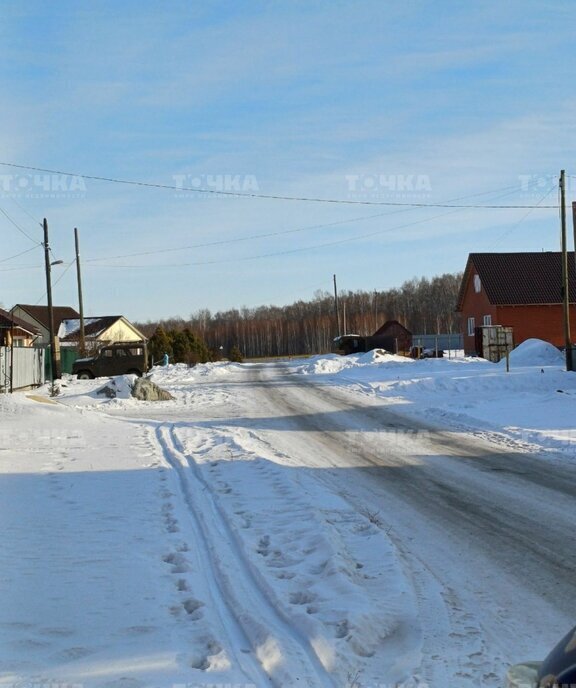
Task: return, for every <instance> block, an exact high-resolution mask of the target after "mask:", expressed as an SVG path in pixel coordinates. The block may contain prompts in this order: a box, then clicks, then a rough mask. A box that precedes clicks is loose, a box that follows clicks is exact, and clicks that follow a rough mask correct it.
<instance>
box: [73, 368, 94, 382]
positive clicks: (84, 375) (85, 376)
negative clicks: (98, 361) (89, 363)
mask: <svg viewBox="0 0 576 688" xmlns="http://www.w3.org/2000/svg"><path fill="white" fill-rule="evenodd" d="M76 377H77V379H78V380H93V379H94V375H92V373H91V372H90V371H89V370H81V371H80V372H79V373H78V375H76Z"/></svg>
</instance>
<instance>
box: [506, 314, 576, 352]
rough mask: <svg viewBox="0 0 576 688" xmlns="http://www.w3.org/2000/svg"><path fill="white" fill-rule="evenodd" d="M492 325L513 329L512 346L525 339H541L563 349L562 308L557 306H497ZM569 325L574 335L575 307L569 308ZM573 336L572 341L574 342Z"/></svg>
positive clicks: (575, 332) (575, 330)
mask: <svg viewBox="0 0 576 688" xmlns="http://www.w3.org/2000/svg"><path fill="white" fill-rule="evenodd" d="M497 310H498V314H497V316H496V320H495V322H494V325H510V326H511V327H513V328H514V346H518V344H521V343H522V342H523V341H525V340H526V339H531V338H532V337H535V338H536V339H543V340H544V341H546V342H550V344H554V346H558V347H564V325H563V316H562V306H561V305H559V304H550V305H540V304H539V305H537V306H497ZM570 324H571V330H572V333H573V334H576V306H574V305H571V306H570ZM574 338H575V337H574V336H573V337H572V339H573V340H574Z"/></svg>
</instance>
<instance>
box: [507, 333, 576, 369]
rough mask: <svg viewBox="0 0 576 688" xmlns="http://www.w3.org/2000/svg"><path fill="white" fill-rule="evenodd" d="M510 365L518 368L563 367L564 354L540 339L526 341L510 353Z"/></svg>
mask: <svg viewBox="0 0 576 688" xmlns="http://www.w3.org/2000/svg"><path fill="white" fill-rule="evenodd" d="M510 364H511V365H520V366H531V365H534V366H549V365H563V364H564V354H563V353H562V352H561V351H559V350H558V349H557V348H556V347H555V346H553V345H552V344H549V343H548V342H544V341H542V340H541V339H527V340H526V341H525V342H522V344H520V345H519V346H517V347H516V348H515V349H514V350H513V351H512V352H511V353H510Z"/></svg>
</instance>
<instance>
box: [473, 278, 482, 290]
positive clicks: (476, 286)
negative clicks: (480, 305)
mask: <svg viewBox="0 0 576 688" xmlns="http://www.w3.org/2000/svg"><path fill="white" fill-rule="evenodd" d="M474 291H475V292H476V293H477V294H479V293H480V292H481V291H482V282H481V281H480V275H474Z"/></svg>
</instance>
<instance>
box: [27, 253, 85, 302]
mask: <svg viewBox="0 0 576 688" xmlns="http://www.w3.org/2000/svg"><path fill="white" fill-rule="evenodd" d="M75 263H76V259H74V260H73V261H72V262H70V263H68V265H67V266H66V267H65V268H64V270H63V271H62V273H61V274H60V275H59V276H58V278H57V279H55V280H54V281H53V282H52V285H51V286H52V289H54V287H55V286H56V285H57V284H58V282H60V280H61V279H62V278H63V277H64V275H65V274H66V273H67V272H68V270H70V268H71V267H72V266H73V265H74V264H75ZM47 296H48V292H44V294H43V295H42V296H41V297H40V298H39V299H38V301H36V303H35V304H34V305H35V306H37V305H38V304H39V303H41V302H42V301H44V300H45V299H46V297H47Z"/></svg>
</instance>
